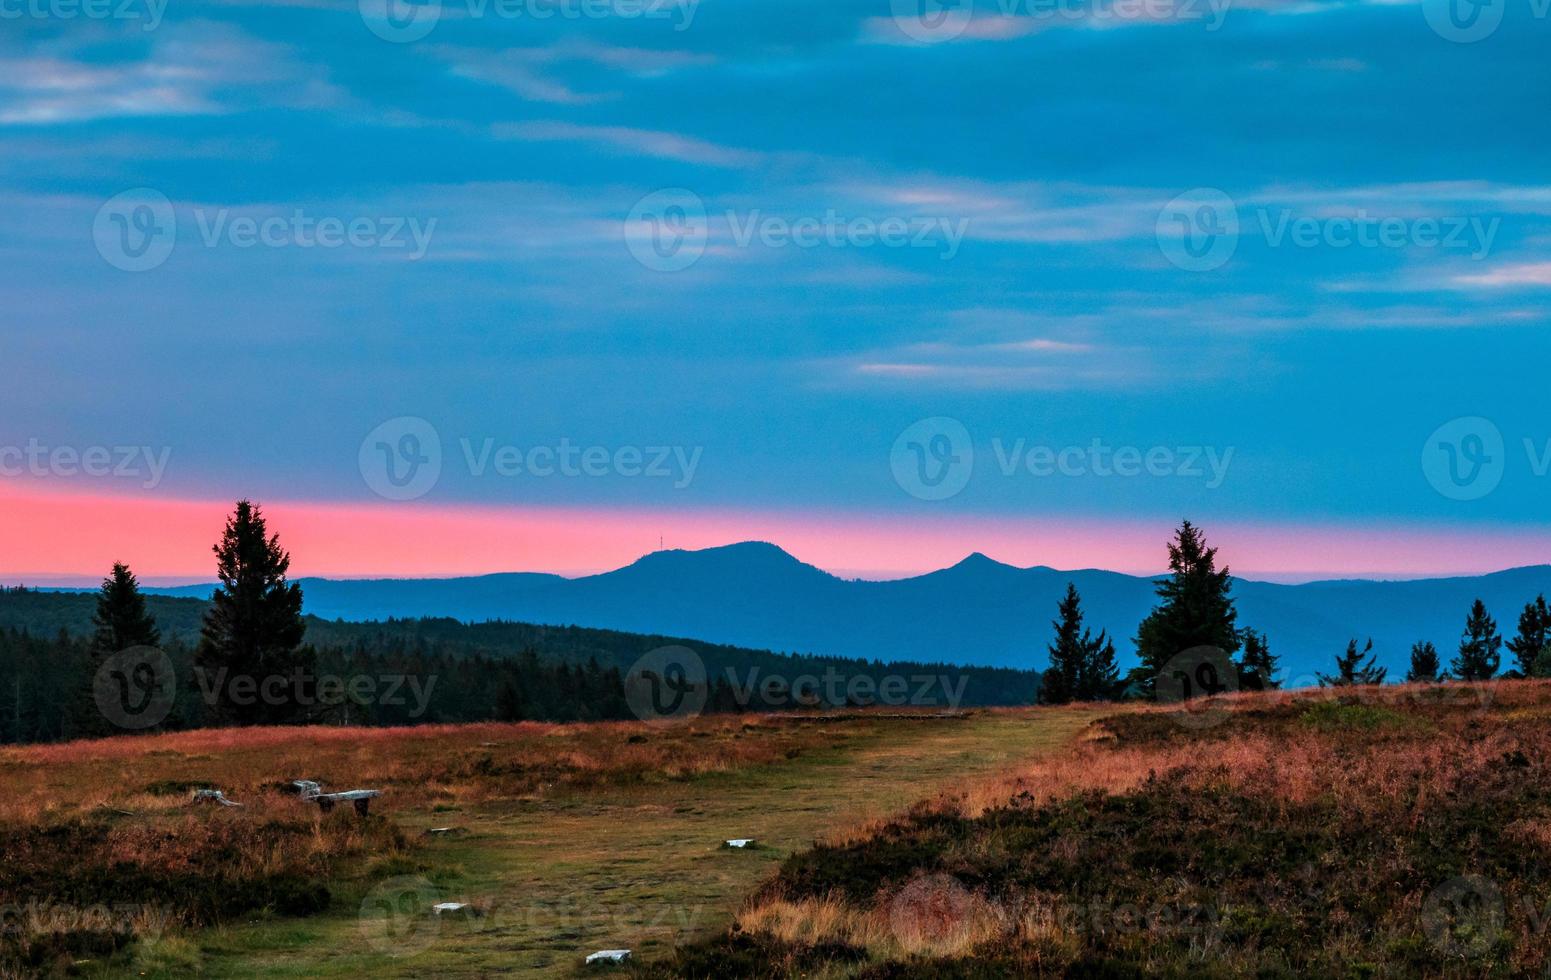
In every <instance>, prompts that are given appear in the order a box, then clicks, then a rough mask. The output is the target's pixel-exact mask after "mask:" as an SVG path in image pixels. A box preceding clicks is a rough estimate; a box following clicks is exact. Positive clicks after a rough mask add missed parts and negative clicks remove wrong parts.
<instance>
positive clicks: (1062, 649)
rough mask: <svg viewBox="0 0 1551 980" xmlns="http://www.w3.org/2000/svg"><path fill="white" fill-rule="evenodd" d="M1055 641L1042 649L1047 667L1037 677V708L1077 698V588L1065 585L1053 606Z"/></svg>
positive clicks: (1079, 660) (1079, 642) (1079, 630)
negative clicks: (1038, 705)
mask: <svg viewBox="0 0 1551 980" xmlns="http://www.w3.org/2000/svg"><path fill="white" fill-rule="evenodd" d="M1056 614H1057V617H1058V618H1057V619H1056V620H1055V621H1054V622H1052V623H1051V624H1050V625H1051V626H1053V627H1055V631H1056V635H1055V641H1054V642H1052V643H1051V644H1050V646H1049V647H1047V648H1046V649H1047V650H1048V651H1049V653H1050V666H1049V667H1047V668H1045V672H1044V674H1043V675H1042V676H1041V677H1040V684H1039V700H1040V703H1041V704H1066V703H1067V702H1069V701H1071V700H1072V699H1073V698H1075V697H1076V696H1077V683H1078V676H1079V674H1080V672H1081V671H1082V658H1083V647H1082V639H1083V637H1082V600H1081V599H1080V598H1079V597H1078V595H1077V586H1076V585H1075V584H1073V583H1071V582H1068V583H1067V584H1066V595H1065V597H1064V598H1062V599H1061V601H1060V602H1059V603H1058V604H1057V605H1056Z"/></svg>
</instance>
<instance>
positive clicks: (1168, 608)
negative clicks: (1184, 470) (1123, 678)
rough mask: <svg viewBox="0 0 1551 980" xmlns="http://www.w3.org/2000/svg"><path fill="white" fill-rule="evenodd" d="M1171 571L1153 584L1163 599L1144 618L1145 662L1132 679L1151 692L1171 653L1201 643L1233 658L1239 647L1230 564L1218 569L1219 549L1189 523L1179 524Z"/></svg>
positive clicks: (1141, 650)
mask: <svg viewBox="0 0 1551 980" xmlns="http://www.w3.org/2000/svg"><path fill="white" fill-rule="evenodd" d="M1169 571H1170V572H1172V573H1173V574H1172V575H1170V577H1168V578H1166V579H1161V580H1159V581H1157V582H1156V583H1154V584H1155V585H1156V586H1157V592H1158V597H1159V599H1160V600H1161V601H1160V602H1159V603H1158V606H1157V607H1156V608H1155V609H1153V611H1152V612H1151V613H1150V614H1149V615H1148V616H1147V618H1146V619H1144V620H1142V624H1141V626H1140V627H1138V629H1137V635H1136V652H1137V655H1138V656H1139V657H1140V658H1141V661H1142V662H1141V665H1140V666H1139V667H1137V668H1136V669H1135V670H1134V671H1133V672H1132V675H1131V677H1132V681H1133V682H1134V683H1135V684H1137V685H1138V686H1139V687H1140V688H1141V690H1143V691H1144V692H1145V693H1147V694H1149V695H1151V694H1152V693H1153V682H1154V681H1155V680H1156V679H1157V677H1158V675H1159V674H1160V673H1162V672H1163V669H1164V666H1165V665H1166V664H1167V663H1168V662H1169V660H1170V659H1171V658H1172V657H1174V656H1176V655H1178V654H1180V653H1182V652H1184V651H1186V650H1189V649H1191V648H1193V647H1202V646H1209V647H1216V648H1218V649H1219V650H1222V651H1223V653H1224V654H1227V655H1228V656H1232V655H1233V654H1234V653H1235V652H1236V651H1237V650H1238V649H1239V645H1240V638H1239V631H1238V627H1237V626H1236V624H1235V622H1236V620H1237V618H1238V613H1237V611H1236V610H1235V609H1234V606H1233V597H1232V596H1231V595H1230V594H1229V593H1230V591H1231V590H1232V587H1233V582H1232V580H1231V579H1230V577H1229V573H1228V568H1227V566H1224V567H1223V568H1221V569H1219V568H1218V567H1217V549H1216V548H1208V547H1207V546H1206V539H1205V537H1204V536H1203V535H1202V534H1201V532H1200V530H1199V529H1197V528H1196V527H1195V525H1193V524H1191V523H1190V522H1189V521H1185V522H1183V523H1182V524H1180V526H1179V530H1178V531H1177V532H1175V536H1174V540H1173V541H1171V542H1170V543H1169Z"/></svg>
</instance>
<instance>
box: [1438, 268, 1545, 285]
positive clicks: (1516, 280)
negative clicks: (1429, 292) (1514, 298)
mask: <svg viewBox="0 0 1551 980" xmlns="http://www.w3.org/2000/svg"><path fill="white" fill-rule="evenodd" d="M1454 282H1456V283H1458V284H1459V285H1461V286H1476V287H1482V288H1487V289H1507V288H1511V287H1515V286H1551V262H1521V263H1518V264H1516V265H1503V266H1498V267H1497V268H1495V269H1490V270H1488V271H1486V272H1479V273H1473V274H1470V275H1462V276H1455V277H1454Z"/></svg>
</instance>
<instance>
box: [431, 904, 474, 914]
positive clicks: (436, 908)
mask: <svg viewBox="0 0 1551 980" xmlns="http://www.w3.org/2000/svg"><path fill="white" fill-rule="evenodd" d="M468 907H469V903H467V902H439V903H437V904H436V905H433V906H431V911H432V912H435V913H436V914H437V915H444V914H446V913H448V912H462V911H463V910H464V909H466V908H468Z"/></svg>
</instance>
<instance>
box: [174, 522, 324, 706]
mask: <svg viewBox="0 0 1551 980" xmlns="http://www.w3.org/2000/svg"><path fill="white" fill-rule="evenodd" d="M214 551H215V557H216V574H217V575H218V576H219V578H220V581H221V585H220V587H219V588H217V589H216V590H215V594H214V595H212V596H211V597H210V609H209V611H207V612H206V613H205V622H204V627H203V629H202V630H201V631H200V644H199V649H198V651H197V652H196V654H195V664H196V665H197V667H198V668H199V672H200V674H201V676H200V677H198V678H196V683H197V684H198V685H199V686H200V689H201V691H202V693H204V694H205V696H206V697H210V698H212V700H213V702H214V703H212V704H211V705H210V707H211V710H212V713H213V714H214V715H215V716H216V718H217V719H218V720H220V721H222V722H226V723H230V724H244V725H251V724H261V723H279V722H285V721H291V720H294V719H296V718H298V717H301V716H302V715H304V713H305V712H304V710H303V706H302V705H300V704H298V703H297V701H296V699H295V698H294V697H289V696H282V697H281V698H279V699H278V700H279V701H280V702H281V703H267V702H268V701H271V700H274V699H272V698H265V697H263V696H257V697H250V696H248V694H247V691H248V687H247V685H248V684H257V685H258V686H259V687H260V688H262V687H263V686H264V681H265V679H266V678H270V677H276V676H279V677H287V678H289V677H294V676H296V674H297V672H298V671H301V670H307V669H308V668H310V667H311V665H312V659H313V657H312V654H311V651H310V650H304V649H302V648H301V642H302V635H303V634H304V633H305V632H306V626H305V625H304V624H303V622H302V615H301V614H302V590H301V587H300V586H298V585H296V584H295V583H289V582H287V581H286V577H285V576H286V572H287V571H288V570H289V569H290V567H291V556H290V555H288V554H286V553H285V551H284V550H283V549H282V548H281V547H280V536H279V535H271V534H270V533H269V529H268V527H267V525H266V524H265V521H264V515H263V514H262V513H261V512H260V510H259V508H258V506H257V505H255V504H253V503H251V502H249V501H247V500H240V501H238V502H237V509H236V511H235V512H234V513H233V514H232V515H231V516H230V517H229V518H227V520H226V530H225V532H224V533H223V534H222V535H221V540H220V542H219V543H217V544H216V546H215V548H214ZM235 685H240V686H235ZM276 689H277V688H274V687H273V686H271V690H276ZM278 690H282V691H284V692H286V695H289V694H290V693H292V692H293V691H294V688H291V687H289V686H282V687H280V688H278Z"/></svg>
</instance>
